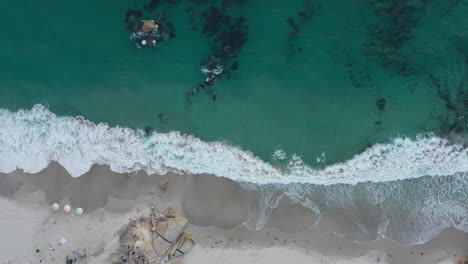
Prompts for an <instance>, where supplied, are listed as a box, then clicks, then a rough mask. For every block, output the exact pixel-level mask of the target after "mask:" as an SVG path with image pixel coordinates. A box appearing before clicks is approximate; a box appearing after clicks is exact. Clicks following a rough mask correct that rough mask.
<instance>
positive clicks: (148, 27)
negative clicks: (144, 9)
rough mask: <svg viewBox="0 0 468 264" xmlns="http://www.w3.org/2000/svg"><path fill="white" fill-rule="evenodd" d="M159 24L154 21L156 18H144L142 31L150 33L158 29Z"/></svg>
mask: <svg viewBox="0 0 468 264" xmlns="http://www.w3.org/2000/svg"><path fill="white" fill-rule="evenodd" d="M157 29H158V25H156V23H155V22H154V20H143V23H141V27H140V31H141V32H145V33H149V32H151V31H154V30H157Z"/></svg>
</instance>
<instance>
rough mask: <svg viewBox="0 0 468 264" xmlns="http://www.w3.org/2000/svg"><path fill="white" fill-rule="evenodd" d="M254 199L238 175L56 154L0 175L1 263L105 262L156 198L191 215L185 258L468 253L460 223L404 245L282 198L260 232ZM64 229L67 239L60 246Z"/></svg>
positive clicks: (368, 259) (352, 259)
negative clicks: (110, 164) (64, 159)
mask: <svg viewBox="0 0 468 264" xmlns="http://www.w3.org/2000/svg"><path fill="white" fill-rule="evenodd" d="M166 182H168V183H169V187H168V189H167V190H166V191H163V190H161V189H160V188H159V184H160V183H166ZM257 198H258V197H257V194H256V193H255V192H253V191H247V190H244V189H243V188H241V186H240V185H239V184H238V183H236V182H232V181H230V180H228V179H225V178H218V177H215V176H211V175H196V176H178V175H165V176H156V175H153V176H151V177H149V176H148V175H145V174H143V173H140V174H138V175H124V174H117V173H114V172H111V171H110V170H109V169H108V168H107V167H106V166H94V167H93V168H92V170H91V171H90V172H88V173H86V174H85V175H83V176H81V177H79V178H72V177H71V176H69V175H68V173H67V172H66V171H65V170H64V169H63V168H62V167H61V166H60V165H58V164H56V163H52V164H51V165H50V166H49V167H48V168H47V169H45V170H44V171H42V172H40V173H37V174H34V175H29V174H24V173H22V172H21V171H15V172H12V173H9V174H0V208H2V210H1V211H0V237H2V238H7V239H2V241H1V242H0V253H1V254H0V263H2V264H3V263H40V260H41V259H42V260H43V262H42V263H64V262H65V261H64V258H65V255H66V254H70V253H71V252H72V251H73V250H76V249H84V248H86V251H87V253H88V257H87V258H86V260H85V261H86V262H83V263H105V262H104V260H105V257H106V256H107V255H108V254H109V253H110V252H111V251H112V247H113V245H114V244H113V243H115V240H116V234H117V231H118V230H119V228H120V227H121V226H122V225H123V224H126V223H127V222H128V219H129V218H134V217H136V216H138V215H141V214H142V212H143V211H144V210H145V208H147V207H148V205H150V204H152V205H154V206H156V207H157V208H159V209H161V210H163V209H165V208H167V207H169V206H170V207H173V208H175V209H176V211H177V212H178V213H180V214H182V215H184V216H186V217H187V218H188V220H189V221H190V226H189V228H188V229H189V230H190V231H191V232H192V233H193V234H194V237H195V241H196V242H197V246H196V247H195V248H194V249H193V250H192V251H191V252H190V253H189V254H188V255H187V256H185V258H184V259H183V262H184V263H189V264H190V263H254V262H255V263H283V262H291V261H295V262H297V263H304V262H305V261H307V263H356V264H357V263H394V264H397V263H402V264H406V263H415V264H418V263H421V264H422V263H444V264H445V263H447V264H448V263H456V259H458V258H459V257H461V256H463V255H464V254H465V255H466V254H468V235H467V234H465V233H463V232H460V231H458V230H455V229H447V230H445V231H443V232H442V233H441V234H440V235H439V236H437V237H436V238H435V239H433V240H431V241H430V242H428V243H426V244H423V245H416V246H407V247H402V246H399V245H397V244H395V243H393V242H392V241H389V240H386V239H378V240H377V241H374V242H371V243H366V244H359V243H355V242H352V241H347V240H345V239H343V238H341V237H339V236H337V235H334V234H332V233H333V232H335V231H338V230H346V229H349V228H351V227H350V226H349V224H348V223H347V222H346V221H344V220H342V219H340V218H339V216H336V219H332V218H330V219H326V221H321V224H320V225H319V226H318V227H312V225H313V223H315V221H316V219H317V217H319V216H317V215H315V214H314V213H312V212H310V211H309V210H307V209H306V208H304V207H302V206H301V205H289V202H288V201H287V200H285V199H283V200H282V201H281V202H280V203H279V207H278V208H276V209H274V210H273V211H272V212H271V214H270V215H269V220H268V222H267V224H266V225H265V227H264V228H262V229H260V230H257V231H254V230H251V229H248V228H246V226H245V225H243V223H244V222H247V223H250V224H249V226H251V224H252V223H255V222H256V220H257V218H258V217H259V215H258V214H256V212H257V211H258V206H259V203H258V202H257V200H256V199H257ZM54 202H61V203H65V202H70V203H71V205H72V206H74V208H76V207H82V208H84V210H85V213H84V214H83V215H81V216H78V215H76V214H74V213H69V214H66V213H64V212H63V211H59V212H53V211H52V210H51V208H50V205H51V204H52V203H54ZM322 220H323V219H322ZM332 220H333V221H332ZM317 229H320V230H321V231H322V232H325V231H328V233H320V232H318V231H317ZM62 237H65V238H66V239H67V243H66V244H64V245H61V246H58V245H57V242H58V241H59V240H60V239H61V238H62ZM49 246H52V247H54V248H55V249H56V250H55V251H51V250H50V249H49ZM36 249H40V252H38V253H37V252H36Z"/></svg>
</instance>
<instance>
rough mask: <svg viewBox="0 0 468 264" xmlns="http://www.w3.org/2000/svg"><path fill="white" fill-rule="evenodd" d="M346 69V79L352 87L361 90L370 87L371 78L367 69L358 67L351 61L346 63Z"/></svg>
mask: <svg viewBox="0 0 468 264" xmlns="http://www.w3.org/2000/svg"><path fill="white" fill-rule="evenodd" d="M346 69H347V72H348V78H349V80H350V81H351V84H352V85H353V86H354V87H356V88H358V89H362V88H365V87H367V86H370V85H371V83H372V76H371V75H370V74H369V72H368V71H367V69H365V68H362V67H358V66H357V65H356V63H355V62H353V61H352V60H349V61H348V62H347V64H346Z"/></svg>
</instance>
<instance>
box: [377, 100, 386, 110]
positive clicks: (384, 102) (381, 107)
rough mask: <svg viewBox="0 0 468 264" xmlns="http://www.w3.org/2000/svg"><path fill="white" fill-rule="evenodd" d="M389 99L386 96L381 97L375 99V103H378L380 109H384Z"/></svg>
mask: <svg viewBox="0 0 468 264" xmlns="http://www.w3.org/2000/svg"><path fill="white" fill-rule="evenodd" d="M386 103H387V101H386V100H385V99H384V98H379V99H377V101H375V104H376V105H377V108H378V109H379V111H384V110H385V104H386Z"/></svg>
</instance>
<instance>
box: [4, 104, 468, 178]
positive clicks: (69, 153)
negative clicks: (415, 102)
mask: <svg viewBox="0 0 468 264" xmlns="http://www.w3.org/2000/svg"><path fill="white" fill-rule="evenodd" d="M51 161H57V162H58V163H60V164H61V165H62V166H63V167H64V168H65V169H66V170H67V171H68V172H69V173H70V174H71V175H72V176H73V177H78V176H80V175H82V174H84V173H86V172H87V171H89V169H90V168H91V166H92V165H93V164H107V165H109V166H110V168H111V170H113V171H115V172H120V173H123V172H134V171H138V170H144V171H146V172H147V173H148V174H165V173H167V172H173V173H190V174H201V173H208V174H214V175H217V176H222V177H227V178H230V179H232V180H234V181H238V182H248V183H255V184H272V183H273V184H289V183H309V184H319V185H330V184H338V183H346V184H356V183H359V182H366V181H371V182H384V181H395V180H402V179H409V178H418V177H422V176H442V175H454V174H455V173H458V172H466V171H468V162H467V161H468V149H467V148H466V147H465V146H463V145H461V144H454V143H450V142H449V141H448V140H446V139H443V138H440V137H436V136H434V135H429V136H428V135H425V136H419V137H417V139H415V140H413V139H410V138H397V139H394V140H393V141H391V142H390V143H387V144H376V145H374V146H372V147H371V148H368V149H367V150H365V151H364V152H363V153H361V154H358V155H356V156H354V157H353V158H352V159H350V160H347V161H345V162H342V163H337V164H334V165H330V166H328V167H326V168H324V169H315V168H312V167H311V166H309V165H307V164H305V163H304V162H303V161H302V160H301V158H300V157H299V156H297V155H293V156H292V157H291V158H290V159H289V161H288V163H287V165H286V168H281V169H280V168H275V167H274V166H272V165H271V164H270V163H268V162H265V161H263V160H261V159H260V158H258V157H256V156H255V155H254V154H253V153H251V152H249V151H245V150H242V149H240V148H238V147H234V146H230V145H228V144H225V143H223V142H204V141H202V140H200V139H198V138H196V137H194V136H190V135H183V134H181V133H179V132H169V133H153V134H152V135H150V136H146V135H145V133H144V131H142V130H133V129H130V128H124V127H118V126H117V127H110V126H109V125H107V124H105V123H100V124H95V123H93V122H90V121H88V120H86V119H84V118H83V117H59V116H56V115H55V114H53V113H52V112H50V111H49V110H48V109H47V108H46V107H44V106H42V105H35V106H34V107H33V108H32V109H31V110H19V111H17V112H11V111H9V110H4V109H3V110H0V172H11V171H14V170H15V169H17V168H19V169H22V170H24V171H25V172H28V173H36V172H39V171H41V170H43V169H44V168H46V167H47V166H48V164H49V163H50V162H51Z"/></svg>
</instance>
